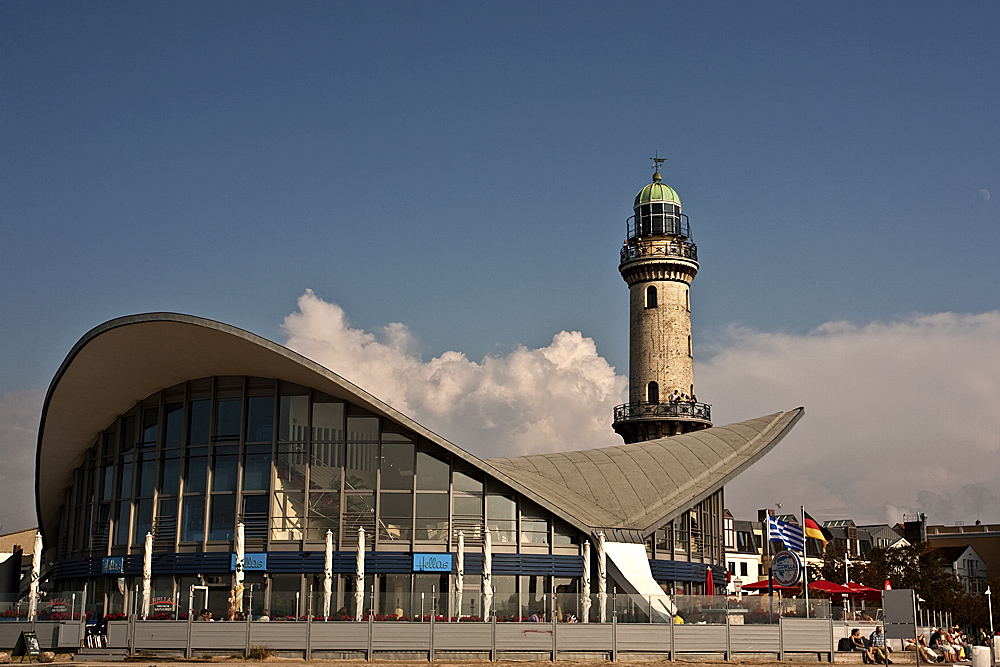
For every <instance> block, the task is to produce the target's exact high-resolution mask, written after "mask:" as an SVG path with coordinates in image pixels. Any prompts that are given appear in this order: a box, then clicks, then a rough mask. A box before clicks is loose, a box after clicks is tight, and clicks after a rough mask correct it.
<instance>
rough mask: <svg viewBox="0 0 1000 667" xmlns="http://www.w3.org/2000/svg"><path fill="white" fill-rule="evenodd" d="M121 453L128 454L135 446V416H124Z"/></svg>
mask: <svg viewBox="0 0 1000 667" xmlns="http://www.w3.org/2000/svg"><path fill="white" fill-rule="evenodd" d="M119 444H120V446H121V449H120V450H119V452H120V453H122V454H126V453H128V452H130V451H132V450H133V449H134V448H135V417H131V416H130V417H123V418H122V432H121V437H120V438H119Z"/></svg>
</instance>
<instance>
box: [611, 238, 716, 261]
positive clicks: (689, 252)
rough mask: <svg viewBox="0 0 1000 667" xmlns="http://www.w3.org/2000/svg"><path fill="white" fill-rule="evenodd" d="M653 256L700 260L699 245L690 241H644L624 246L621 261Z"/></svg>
mask: <svg viewBox="0 0 1000 667" xmlns="http://www.w3.org/2000/svg"><path fill="white" fill-rule="evenodd" d="M651 257H681V258H683V259H692V260H694V261H696V262H697V261H698V246H696V245H695V244H694V243H691V242H690V241H672V242H669V243H668V242H662V243H658V242H655V241H654V242H643V243H637V244H628V245H623V246H622V251H621V263H622V264H624V263H625V262H629V261H632V260H636V259H648V258H651Z"/></svg>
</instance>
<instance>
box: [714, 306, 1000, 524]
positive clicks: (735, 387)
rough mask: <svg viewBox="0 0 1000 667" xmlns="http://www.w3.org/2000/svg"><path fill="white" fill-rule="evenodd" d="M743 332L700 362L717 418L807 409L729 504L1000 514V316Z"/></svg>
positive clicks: (889, 516)
mask: <svg viewBox="0 0 1000 667" xmlns="http://www.w3.org/2000/svg"><path fill="white" fill-rule="evenodd" d="M730 334H731V335H730V339H729V340H728V341H727V342H726V343H724V344H723V345H721V346H719V348H718V349H717V350H716V352H715V353H714V354H713V355H712V357H711V358H710V359H709V360H708V362H707V363H705V364H701V365H699V366H698V368H697V369H696V374H697V375H696V377H697V378H698V383H699V392H698V393H699V396H705V397H706V399H707V400H710V401H712V402H713V403H714V404H715V406H716V407H715V408H714V412H713V417H714V418H715V421H716V423H726V422H730V421H739V420H741V419H746V418H749V417H752V416H755V415H762V414H766V413H768V412H772V411H774V410H775V409H778V408H781V409H788V408H791V407H795V406H799V405H803V406H805V407H806V416H805V418H804V419H803V420H802V421H801V422H800V423H799V425H798V426H796V428H795V430H793V431H792V433H791V435H790V436H789V437H788V438H787V439H786V440H785V441H783V442H782V443H781V444H780V445H778V447H777V448H775V450H774V451H773V452H772V453H771V454H769V455H767V457H765V458H764V459H763V460H762V461H761V462H760V463H758V464H757V465H755V466H754V467H753V468H751V469H750V470H749V471H748V472H747V473H745V474H744V475H742V476H741V477H740V478H738V479H737V480H736V482H735V483H734V484H731V485H730V486H729V487H727V489H726V493H727V505H729V506H730V507H741V508H745V509H746V511H747V512H746V513H745V514H744V516H747V515H748V514H749V515H754V514H755V512H753V510H754V509H756V508H759V507H767V506H773V504H774V503H775V502H776V501H782V502H783V503H784V506H785V508H786V509H787V508H790V507H791V508H794V509H795V510H796V511H797V509H798V506H799V505H800V504H805V505H806V507H807V509H809V511H810V514H814V515H822V517H823V518H834V517H842V518H847V517H851V518H854V519H855V520H858V521H864V522H896V521H900V520H901V519H902V513H904V512H905V513H915V512H917V511H925V512H927V514H928V518H929V520H930V521H931V522H933V523H952V522H954V521H970V522H971V521H973V520H975V519H977V518H981V519H982V520H983V521H993V522H996V521H1000V497H998V496H997V495H996V494H994V493H987V492H985V489H995V488H997V487H998V484H1000V466H998V465H997V462H998V456H1000V410H997V405H1000V312H989V313H984V314H980V315H956V314H952V313H941V314H935V315H922V316H914V317H911V318H908V319H905V320H902V321H897V322H890V323H874V324H869V325H867V326H855V325H852V324H848V323H843V322H834V323H829V324H826V325H824V326H822V327H820V328H818V329H817V330H815V331H813V332H812V333H810V334H808V335H805V336H793V335H784V334H774V333H764V332H756V331H747V330H734V331H732V332H730ZM817 518H819V517H817Z"/></svg>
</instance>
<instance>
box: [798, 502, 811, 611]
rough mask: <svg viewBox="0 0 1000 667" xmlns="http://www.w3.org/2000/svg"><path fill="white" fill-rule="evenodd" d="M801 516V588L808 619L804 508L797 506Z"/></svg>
mask: <svg viewBox="0 0 1000 667" xmlns="http://www.w3.org/2000/svg"><path fill="white" fill-rule="evenodd" d="M799 513H800V514H801V516H802V588H803V589H804V590H805V592H806V618H809V564H808V561H807V560H806V559H807V558H808V557H807V556H806V506H805V505H799Z"/></svg>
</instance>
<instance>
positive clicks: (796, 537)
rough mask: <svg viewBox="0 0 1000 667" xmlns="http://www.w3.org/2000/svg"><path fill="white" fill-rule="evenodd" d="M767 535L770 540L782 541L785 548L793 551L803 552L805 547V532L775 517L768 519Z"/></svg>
mask: <svg viewBox="0 0 1000 667" xmlns="http://www.w3.org/2000/svg"><path fill="white" fill-rule="evenodd" d="M767 534H768V539H769V540H781V541H782V542H783V543H784V544H785V548H786V549H791V550H792V551H802V549H803V547H804V546H805V532H804V531H803V530H802V528H801V527H800V526H796V525H795V524H794V523H787V522H785V521H782V520H780V519H775V518H774V517H773V516H769V517H767Z"/></svg>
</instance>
